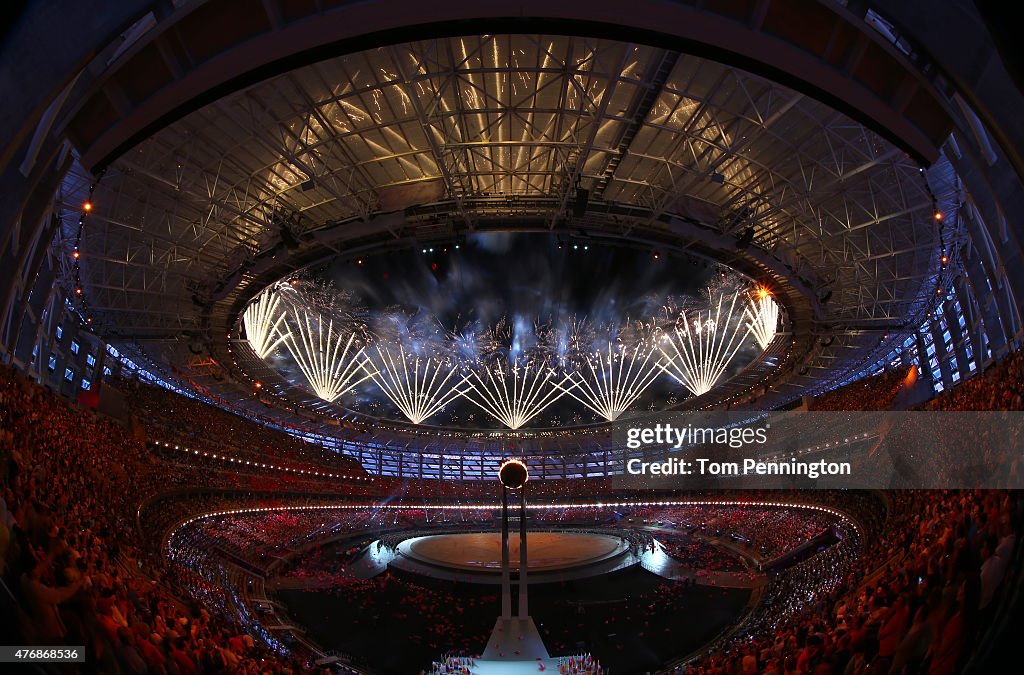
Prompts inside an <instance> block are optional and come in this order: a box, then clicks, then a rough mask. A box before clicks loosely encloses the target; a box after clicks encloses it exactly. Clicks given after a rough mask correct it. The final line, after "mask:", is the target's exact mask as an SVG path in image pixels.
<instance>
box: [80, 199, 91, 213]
mask: <svg viewBox="0 0 1024 675" xmlns="http://www.w3.org/2000/svg"><path fill="white" fill-rule="evenodd" d="M82 210H83V211H85V212H89V211H92V202H89V201H87V202H86V203H84V204H82Z"/></svg>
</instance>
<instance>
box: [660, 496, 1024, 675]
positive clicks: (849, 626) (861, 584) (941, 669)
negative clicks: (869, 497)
mask: <svg viewBox="0 0 1024 675" xmlns="http://www.w3.org/2000/svg"><path fill="white" fill-rule="evenodd" d="M892 500H893V502H894V503H893V508H892V516H891V518H890V519H889V521H888V523H887V527H886V532H885V535H884V536H882V537H880V538H879V539H877V540H874V541H872V542H865V545H864V547H863V552H861V553H858V550H859V549H860V547H855V546H850V545H848V542H849V541H850V540H849V539H847V540H845V541H844V542H842V543H840V544H838V545H836V546H834V547H832V548H831V549H828V550H826V551H825V552H823V553H819V554H818V555H816V556H814V557H812V558H810V559H809V560H807V561H805V562H803V563H801V564H799V565H796V566H794V567H792V568H790V569H789V570H787V571H785V572H784V573H783V574H782V575H781V576H780V578H779V579H778V580H777V581H776V582H774V584H773V586H772V587H771V588H770V589H769V591H768V597H767V598H766V599H765V600H763V601H762V602H761V603H760V604H759V606H758V609H757V610H756V612H755V615H754V616H753V617H751V619H749V620H748V622H747V623H746V624H744V626H743V627H742V629H741V630H740V631H738V632H737V633H735V634H734V635H733V636H732V637H731V639H730V640H728V641H726V642H724V643H723V644H721V645H720V646H719V647H718V648H717V649H714V650H712V651H711V652H710V653H708V654H706V655H704V656H702V657H701V658H699V659H697V660H695V661H694V662H692V663H689V664H687V665H685V666H682V667H680V668H679V669H678V670H677V671H676V672H678V673H686V674H687V675H733V674H735V673H741V674H747V673H751V674H761V675H797V674H799V675H802V674H804V673H814V674H816V675H824V674H843V675H861V674H863V673H891V674H893V675H903V674H906V673H927V674H928V675H949V674H951V673H956V672H960V668H961V667H962V666H963V664H964V662H965V660H966V659H967V658H968V657H969V656H970V655H971V647H972V646H973V645H976V644H978V636H979V635H980V633H981V632H982V631H983V630H984V629H985V627H986V626H987V624H988V622H989V621H990V619H991V615H992V612H993V599H994V598H995V597H996V593H997V591H998V589H999V587H1000V585H1001V584H1002V583H1003V578H1004V576H1005V574H1006V571H1007V568H1008V566H1009V564H1010V561H1011V559H1012V556H1013V553H1014V550H1015V548H1016V532H1017V531H1018V530H1019V527H1020V523H1021V518H1022V516H1024V499H1022V498H1021V495H1020V494H1018V493H1012V492H1004V491H994V490H993V491H980V490H975V491H948V492H939V491H928V492H923V491H922V492H902V493H894V494H893V496H892Z"/></svg>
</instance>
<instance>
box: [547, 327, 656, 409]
mask: <svg viewBox="0 0 1024 675" xmlns="http://www.w3.org/2000/svg"><path fill="white" fill-rule="evenodd" d="M625 352H626V349H625V347H623V346H619V347H618V349H613V347H612V345H611V344H609V345H608V352H607V354H605V353H602V352H595V353H594V354H593V355H591V356H588V357H587V360H586V364H587V368H586V369H585V370H584V371H583V372H577V373H573V375H572V376H570V377H572V378H573V381H574V382H575V383H576V387H575V391H573V389H572V388H570V389H567V390H565V392H564V393H566V394H568V395H569V396H571V397H572V398H574V399H576V400H577V401H579V402H580V403H582V404H583V405H584V406H586V407H587V408H589V409H590V410H592V411H594V412H595V413H597V414H598V415H600V416H601V417H603V418H604V419H606V420H608V421H609V422H613V421H615V418H616V417H618V416H619V413H621V412H622V411H624V410H628V409H629V407H630V406H632V405H633V404H634V403H636V401H637V399H639V398H640V396H641V395H643V393H644V391H645V390H646V389H647V387H649V386H651V384H652V383H653V382H654V381H655V380H656V379H658V376H659V375H660V374H661V370H662V367H661V364H660V363H659V359H658V358H652V357H653V356H654V349H643V346H642V345H641V344H638V345H636V346H635V347H634V349H633V353H632V355H631V356H629V357H627V356H626V353H625ZM555 386H561V385H557V384H556V385H555Z"/></svg>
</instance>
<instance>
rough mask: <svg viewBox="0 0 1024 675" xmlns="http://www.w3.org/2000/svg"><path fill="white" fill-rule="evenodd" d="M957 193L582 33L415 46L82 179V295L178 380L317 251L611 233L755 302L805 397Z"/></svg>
mask: <svg viewBox="0 0 1024 675" xmlns="http://www.w3.org/2000/svg"><path fill="white" fill-rule="evenodd" d="M91 182H92V179H91V177H90V176H88V174H87V172H85V170H84V169H82V168H81V167H80V166H77V165H76V167H75V168H74V169H73V170H72V172H71V174H70V175H69V177H68V179H67V181H66V182H65V185H64V186H63V188H62V191H61V193H60V194H59V195H58V200H59V202H60V204H59V206H61V207H62V208H63V215H64V217H65V227H64V228H63V229H62V234H61V236H59V237H58V240H57V242H56V246H57V247H58V249H59V251H60V252H61V253H62V259H63V260H64V261H65V264H67V261H68V260H69V259H70V253H71V250H72V247H73V246H74V242H75V236H76V234H77V227H76V223H77V217H76V213H77V212H78V210H79V209H80V207H81V204H82V202H83V200H84V195H85V190H86V188H87V186H88V185H89V184H90V183H91ZM956 199H957V194H956V192H955V183H954V176H953V173H952V171H951V170H950V168H949V165H948V163H947V162H946V161H945V160H944V159H942V158H940V159H939V160H938V162H936V163H935V164H933V165H932V166H931V167H928V168H927V170H926V171H925V170H922V168H921V167H920V166H919V165H918V164H917V163H916V162H915V161H913V160H911V159H910V158H909V157H908V156H907V154H906V153H905V152H904V151H902V150H900V149H898V148H896V147H895V146H893V145H892V144H891V143H889V142H888V141H886V140H883V139H882V138H881V137H880V136H878V135H877V134H875V133H874V132H872V131H870V130H868V129H867V128H866V127H864V126H862V125H860V124H858V123H856V122H854V121H852V120H851V119H850V118H849V117H847V116H845V115H843V114H840V113H838V112H836V111H835V110H833V109H831V108H830V107H828V106H826V105H824V104H822V103H820V102H818V101H816V100H813V99H811V98H808V97H807V96H804V95H801V94H798V93H796V92H794V91H792V90H790V89H788V88H786V87H783V86H780V85H778V84H775V83H772V82H770V81H768V80H766V79H764V78H762V77H759V76H755V75H752V74H750V73H747V72H744V71H741V70H738V69H736V68H733V67H728V66H725V65H721V64H718V63H715V62H712V61H709V60H706V59H703V58H697V57H694V56H689V55H686V54H680V53H677V52H673V51H669V50H665V49H660V48H655V47H649V46H644V45H639V44H627V43H622V42H614V41H609V40H602V39H591V38H586V37H565V36H546V35H484V36H469V37H459V38H444V39H433V40H425V41H421V42H413V43H407V44H399V45H392V46H387V47H381V48H379V49H372V50H368V51H365V52H361V53H356V54H351V55H346V56H341V57H338V58H333V59H330V60H327V61H323V62H320V63H317V64H314V65H310V66H305V67H302V68H300V69H298V70H294V71H291V72H288V73H285V74H283V75H280V76H277V77H274V78H273V79H270V80H267V81H265V82H262V83H260V84H257V85H255V86H252V87H250V88H248V89H246V90H243V91H240V92H237V93H234V94H230V95H228V96H225V97H224V98H222V99H220V100H217V101H216V102H214V103H211V104H209V105H207V106H205V107H203V108H201V109H200V110H198V111H196V112H194V113H192V114H190V115H188V116H187V117H184V118H183V119H181V120H179V121H177V122H174V123H173V124H171V125H170V126H167V127H165V128H163V129H161V130H159V131H157V132H155V133H154V134H153V135H152V136H151V137H150V138H148V139H147V140H145V141H143V142H142V143H140V144H139V145H138V146H137V147H135V148H133V149H131V150H130V151H128V152H126V153H125V154H124V155H123V156H121V157H119V158H118V159H117V160H116V161H114V162H113V163H112V164H111V165H110V166H109V167H108V169H107V170H106V172H105V175H103V177H102V179H101V181H100V182H99V186H98V188H97V189H96V192H95V196H94V200H93V201H94V202H95V208H94V210H93V212H92V215H91V216H90V219H89V223H88V227H87V228H86V229H85V231H84V232H83V236H82V240H81V244H80V249H81V252H82V261H81V280H82V286H83V287H84V288H85V290H86V293H87V294H88V297H89V301H90V305H91V306H92V307H93V313H94V315H95V317H96V323H95V325H96V328H97V330H98V331H99V332H100V333H101V334H104V335H106V336H107V337H109V339H110V340H111V341H112V342H115V343H118V342H120V343H125V344H128V343H136V344H139V345H142V346H143V347H144V349H145V351H146V352H147V353H148V354H149V355H150V356H152V357H154V358H155V359H156V360H157V361H158V362H163V363H165V364H167V365H170V366H172V367H173V368H176V369H186V370H187V368H188V365H189V363H192V362H194V360H195V355H196V352H197V350H198V349H200V348H201V349H202V350H205V351H206V353H207V355H212V356H213V358H214V360H215V361H218V362H224V361H225V360H226V359H225V353H224V351H223V348H224V335H225V333H226V331H227V330H229V329H230V328H231V326H232V325H234V322H235V320H236V319H237V316H238V313H239V312H240V311H241V309H242V307H244V305H245V303H246V302H247V301H248V300H249V299H250V298H252V297H253V296H254V295H255V294H256V293H257V292H258V291H259V290H260V289H261V288H263V287H265V286H266V284H267V283H270V281H272V279H273V278H277V277H280V276H281V275H283V274H286V273H287V271H288V270H289V269H291V268H297V267H300V266H304V265H306V264H309V263H311V262H313V261H316V260H318V259H322V258H324V257H325V256H327V255H330V254H337V255H351V256H355V255H358V254H359V252H360V251H362V250H365V249H366V248H368V247H371V248H372V247H380V246H384V245H389V246H393V247H396V248H401V247H403V246H405V247H415V246H419V245H421V244H424V243H433V242H457V241H460V240H461V239H462V238H464V237H465V235H466V234H467V233H469V232H474V231H488V230H515V229H530V230H537V229H542V230H549V231H552V232H555V233H562V234H565V235H566V236H580V237H595V236H596V237H602V236H604V237H614V238H616V239H620V240H628V241H631V242H633V243H635V244H644V245H650V246H652V248H653V247H658V246H664V247H675V248H678V249H679V250H681V251H686V250H690V251H693V252H695V253H699V254H700V255H705V256H707V257H710V258H712V259H716V260H719V261H721V262H722V263H724V264H727V265H729V266H731V267H734V268H736V269H738V270H740V271H741V272H743V273H744V274H747V275H748V276H751V277H753V278H757V279H761V280H763V281H764V282H765V283H767V284H769V285H772V286H773V288H775V289H776V291H777V292H778V294H779V296H780V302H782V303H783V304H784V305H785V306H786V309H787V311H788V312H789V315H790V316H791V318H792V319H793V321H794V326H793V332H794V339H795V340H796V342H797V345H798V347H799V349H800V353H799V354H798V356H797V362H796V364H795V365H794V368H793V373H791V374H790V379H791V380H795V379H797V375H798V372H797V371H798V370H799V375H807V376H808V377H810V378H813V381H815V382H819V381H822V380H823V379H828V378H836V377H840V376H841V375H843V373H845V372H847V371H848V370H849V369H850V368H851V367H853V366H855V365H857V364H859V363H861V362H863V361H864V359H866V358H868V357H870V356H871V355H872V354H877V353H880V352H881V347H880V343H881V342H882V341H883V340H884V339H889V340H894V339H896V337H897V336H898V335H899V334H900V332H901V331H904V330H907V329H908V327H912V326H916V324H915V323H914V322H915V321H917V320H918V319H919V318H920V317H921V316H923V314H924V312H926V311H927V306H928V298H929V297H930V295H932V294H933V290H934V288H935V283H936V279H937V274H938V273H939V263H938V257H939V254H940V253H939V251H940V236H941V235H940V228H941V227H943V226H944V224H943V223H937V222H936V220H935V219H934V213H935V210H936V208H938V209H939V210H940V211H946V212H952V211H953V209H952V206H953V204H954V202H955V200H956ZM66 282H67V283H69V284H70V283H71V282H70V280H69V279H67V278H66ZM823 338H827V340H823ZM824 343H827V344H824ZM195 374H196V373H193V375H195ZM810 381H812V380H808V382H810Z"/></svg>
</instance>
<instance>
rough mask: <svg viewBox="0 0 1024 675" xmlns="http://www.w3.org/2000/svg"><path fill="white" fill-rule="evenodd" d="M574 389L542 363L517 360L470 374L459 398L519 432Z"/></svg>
mask: <svg viewBox="0 0 1024 675" xmlns="http://www.w3.org/2000/svg"><path fill="white" fill-rule="evenodd" d="M575 386H576V383H575V382H573V381H572V378H570V377H569V376H566V375H562V376H559V375H558V374H557V373H556V372H555V369H554V368H552V367H550V366H549V365H548V364H547V363H545V362H543V361H538V360H534V361H531V360H528V359H523V358H518V359H516V360H514V361H513V362H512V363H504V362H501V361H499V362H498V363H497V364H495V365H493V366H487V367H483V368H479V369H475V370H471V371H470V372H469V375H468V376H467V378H466V386H465V388H464V389H462V396H463V397H464V398H465V399H466V400H468V401H469V402H471V403H473V404H474V405H476V406H477V407H478V408H480V409H481V410H483V411H484V412H486V413H487V414H489V415H491V416H492V417H494V418H495V419H496V420H498V421H499V422H501V423H502V424H504V425H505V426H506V427H508V428H509V429H518V428H520V427H521V426H523V425H524V424H526V423H527V422H529V421H530V420H531V419H533V418H534V417H536V416H537V415H539V414H540V413H541V412H543V411H544V410H545V409H546V408H547V407H548V406H550V405H551V404H552V403H554V402H555V401H557V400H558V399H560V398H562V396H563V395H565V393H566V392H567V391H569V390H570V389H572V388H573V387H575Z"/></svg>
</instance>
